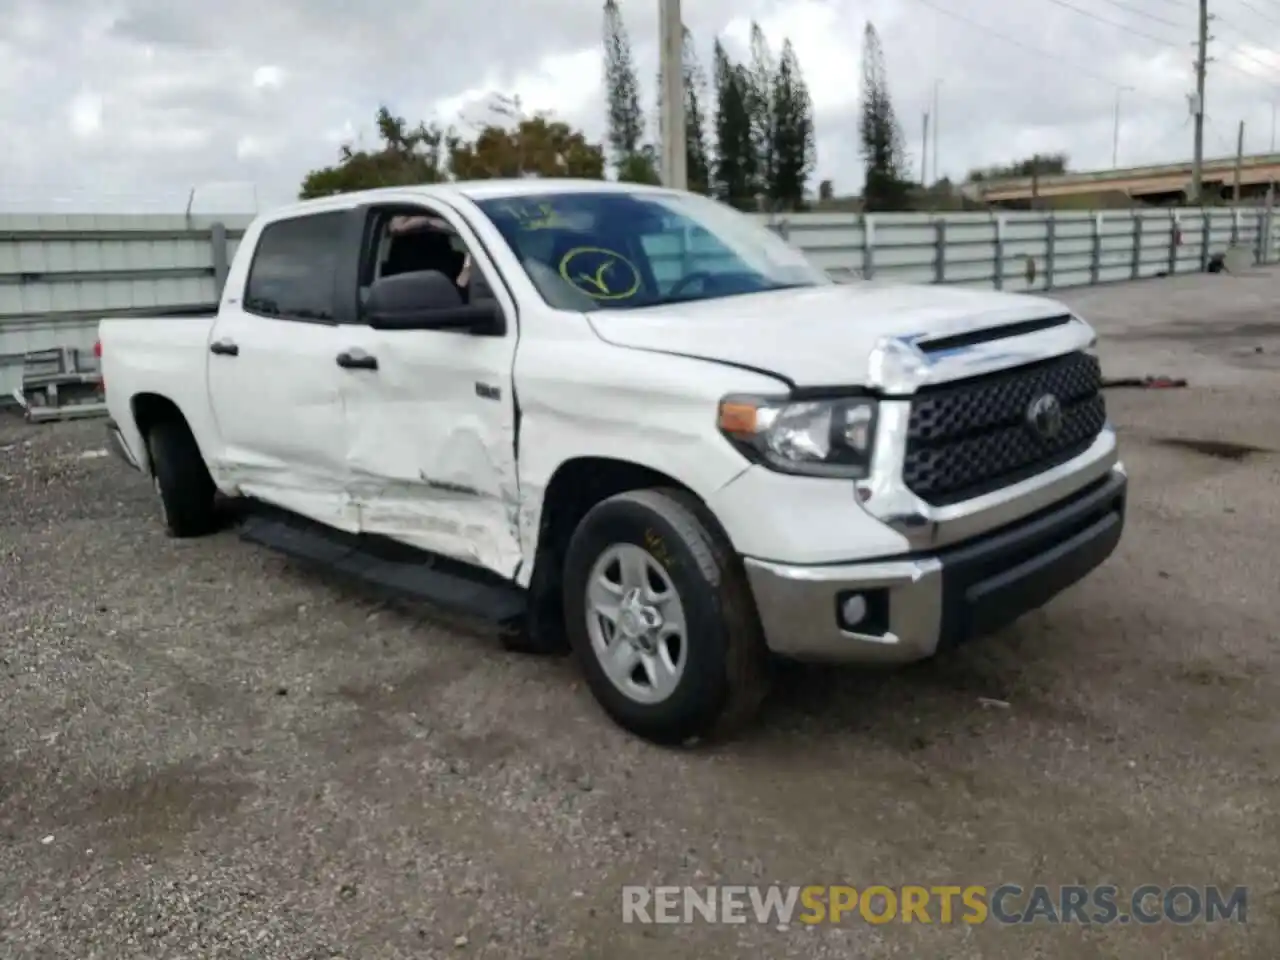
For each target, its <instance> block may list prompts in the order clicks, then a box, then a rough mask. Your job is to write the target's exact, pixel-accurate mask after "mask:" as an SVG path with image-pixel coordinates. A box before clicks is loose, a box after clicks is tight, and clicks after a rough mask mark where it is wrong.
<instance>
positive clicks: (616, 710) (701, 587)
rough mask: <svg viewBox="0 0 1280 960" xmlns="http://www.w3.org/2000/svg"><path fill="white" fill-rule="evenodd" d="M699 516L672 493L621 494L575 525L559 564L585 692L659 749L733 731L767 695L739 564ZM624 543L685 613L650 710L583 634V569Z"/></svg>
mask: <svg viewBox="0 0 1280 960" xmlns="http://www.w3.org/2000/svg"><path fill="white" fill-rule="evenodd" d="M703 515H704V508H703V507H702V505H701V504H700V503H699V502H698V501H697V499H696V498H694V497H692V496H690V495H689V494H687V493H685V492H684V491H681V490H674V489H662V490H652V489H651V490H633V491H629V492H627V493H621V494H618V495H617V496H615V497H611V498H609V499H608V500H605V501H603V502H602V503H600V504H597V505H596V506H595V507H594V508H592V510H591V511H590V512H589V513H588V514H587V515H586V517H585V518H583V520H582V522H581V523H580V524H579V525H578V528H577V529H576V530H575V531H574V534H573V537H572V539H571V540H570V543H569V550H568V555H567V557H566V560H565V567H564V608H565V628H566V632H567V633H568V636H569V641H570V643H571V645H572V647H573V650H574V652H575V654H576V655H577V657H578V660H579V662H580V663H581V666H582V670H583V672H584V673H585V675H586V679H587V683H588V684H589V685H590V687H591V691H592V693H593V694H594V695H595V697H596V699H597V700H598V701H599V702H600V704H601V706H602V707H603V708H604V709H605V711H606V712H607V713H608V714H609V716H610V717H612V718H613V720H614V721H615V722H616V723H617V724H618V725H619V726H621V727H623V728H624V729H626V730H629V731H630V732H632V733H634V734H636V735H637V736H640V737H643V738H644V739H646V740H649V741H652V742H654V743H659V744H663V745H677V744H689V743H690V742H691V741H699V740H709V739H721V738H724V737H727V736H728V735H730V734H732V733H735V732H737V731H738V730H740V729H741V728H742V727H743V726H744V725H745V724H746V723H748V722H749V721H750V720H751V719H752V718H754V716H755V715H756V713H757V712H758V709H759V707H760V704H761V702H762V701H763V699H764V696H765V693H766V692H767V689H768V670H767V668H768V655H767V651H766V647H765V642H764V637H763V634H762V632H761V629H760V623H759V619H758V617H757V615H756V608H755V602H754V600H753V598H752V596H751V592H750V589H749V588H748V586H747V582H746V575H745V572H744V571H743V569H742V562H741V560H740V559H739V558H738V557H737V555H736V554H734V552H733V550H732V548H731V547H730V546H729V544H728V542H727V541H726V540H725V538H724V536H723V535H722V534H720V533H719V531H718V529H716V528H715V525H714V523H713V522H712V521H710V520H709V519H708V520H707V521H705V522H704V520H703V519H701V517H702V516H703ZM624 543H625V544H633V545H635V546H638V547H641V548H642V549H644V550H645V551H646V552H647V553H648V554H649V555H650V556H651V557H653V558H654V560H655V561H658V562H661V563H662V565H663V567H664V568H665V571H666V574H667V576H668V578H669V579H670V581H671V583H672V585H673V586H674V587H675V590H676V592H677V593H678V594H679V596H680V602H681V606H682V607H683V609H684V616H685V623H686V626H687V637H686V639H685V644H686V647H685V657H686V660H685V664H684V668H683V671H682V673H681V675H680V678H679V680H678V682H677V684H676V686H675V689H674V690H673V692H672V693H671V694H670V695H669V696H667V697H666V699H664V700H661V701H659V702H657V703H642V702H639V701H637V700H635V699H633V698H632V697H629V696H628V695H627V694H626V693H624V692H623V691H622V690H621V689H619V688H618V686H616V685H615V684H614V682H613V681H612V680H610V679H609V676H608V675H607V674H606V673H605V671H604V668H603V667H602V666H601V664H600V661H599V659H598V658H597V656H596V653H595V651H594V650H593V648H592V642H591V638H590V634H589V632H588V628H587V602H586V588H587V583H588V578H589V577H590V576H591V571H592V568H593V566H594V565H595V563H596V561H597V560H598V559H599V558H600V557H601V555H602V554H603V553H604V552H605V551H606V550H608V549H609V548H610V547H612V546H614V545H619V544H624ZM655 548H656V549H657V550H658V552H659V553H661V555H662V559H660V558H659V556H658V555H657V554H655V552H654V550H655Z"/></svg>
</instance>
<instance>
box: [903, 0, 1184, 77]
mask: <svg viewBox="0 0 1280 960" xmlns="http://www.w3.org/2000/svg"><path fill="white" fill-rule="evenodd" d="M916 3H919V4H921V5H922V6H926V7H928V8H929V9H930V10H933V11H934V12H935V13H941V14H943V15H944V16H947V17H951V18H952V19H953V20H958V21H959V22H961V23H964V24H968V25H969V26H970V27H973V28H974V29H975V30H978V31H980V32H982V33H985V34H987V35H988V36H991V37H995V38H996V39H997V40H1003V41H1004V42H1005V43H1007V44H1009V45H1010V46H1014V47H1018V48H1019V49H1021V50H1023V51H1025V52H1027V53H1031V54H1034V55H1035V56H1036V57H1040V58H1046V59H1049V60H1057V61H1058V62H1059V63H1065V64H1067V65H1068V66H1071V67H1074V68H1075V69H1076V70H1077V71H1078V72H1079V74H1080V75H1081V76H1085V77H1088V78H1089V79H1091V80H1097V81H1098V82H1099V83H1105V84H1106V85H1107V86H1109V87H1123V86H1125V84H1123V83H1121V82H1120V81H1119V80H1116V79H1114V78H1113V77H1107V76H1104V75H1102V74H1100V73H1094V72H1093V71H1092V70H1090V69H1088V68H1087V67H1083V66H1081V65H1080V64H1079V63H1077V62H1076V61H1074V60H1072V59H1070V58H1069V57H1064V56H1062V55H1060V54H1057V53H1052V52H1050V51H1048V50H1045V49H1043V48H1042V47H1037V46H1034V45H1033V44H1029V43H1026V42H1025V41H1023V40H1019V39H1018V38H1017V37H1011V36H1009V34H1007V33H1001V32H1000V31H999V30H993V29H992V28H991V27H989V26H987V25H986V24H985V23H981V22H979V21H977V20H973V19H971V18H969V17H967V16H965V15H964V14H962V13H957V12H956V11H955V10H949V9H947V8H946V7H942V6H939V5H938V4H936V3H934V2H933V0H916ZM1153 99H1157V100H1159V99H1165V98H1162V97H1154V98H1153Z"/></svg>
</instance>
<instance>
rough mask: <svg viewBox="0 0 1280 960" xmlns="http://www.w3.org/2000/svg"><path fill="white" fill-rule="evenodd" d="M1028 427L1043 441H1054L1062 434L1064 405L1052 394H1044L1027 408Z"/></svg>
mask: <svg viewBox="0 0 1280 960" xmlns="http://www.w3.org/2000/svg"><path fill="white" fill-rule="evenodd" d="M1027 426H1029V427H1030V428H1031V429H1032V430H1033V431H1034V432H1035V434H1036V436H1038V437H1039V438H1040V439H1041V440H1052V439H1054V438H1055V437H1056V436H1057V435H1058V434H1060V433H1061V432H1062V404H1060V403H1059V402H1058V398H1057V397H1055V396H1054V395H1053V394H1052V393H1044V394H1041V395H1040V396H1038V397H1036V398H1035V399H1034V400H1032V401H1031V404H1030V405H1029V406H1028V407H1027Z"/></svg>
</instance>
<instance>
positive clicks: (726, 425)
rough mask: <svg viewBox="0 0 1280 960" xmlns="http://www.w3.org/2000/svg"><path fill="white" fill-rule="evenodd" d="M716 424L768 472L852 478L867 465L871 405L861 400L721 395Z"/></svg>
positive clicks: (872, 416)
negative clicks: (770, 470)
mask: <svg viewBox="0 0 1280 960" xmlns="http://www.w3.org/2000/svg"><path fill="white" fill-rule="evenodd" d="M719 426H720V432H721V433H723V434H724V435H725V436H726V437H727V438H728V439H729V441H730V442H731V443H733V444H734V446H736V447H737V448H738V449H739V450H741V451H742V452H743V454H745V455H746V456H747V457H748V458H750V459H751V460H754V461H756V462H757V463H762V464H764V465H765V466H767V467H770V468H772V469H774V470H779V471H782V472H783V473H799V474H804V475H806V476H811V477H847V478H849V479H858V478H860V477H865V476H866V475H867V473H868V471H869V470H870V467H871V452H872V448H873V447H874V445H875V432H876V430H875V428H876V404H875V401H874V400H868V399H866V398H865V397H845V398H837V399H830V400H785V399H771V398H768V397H740V396H739V397H726V398H725V399H724V400H721V401H720V415H719Z"/></svg>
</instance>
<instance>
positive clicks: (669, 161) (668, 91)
mask: <svg viewBox="0 0 1280 960" xmlns="http://www.w3.org/2000/svg"><path fill="white" fill-rule="evenodd" d="M658 4H659V8H658V32H659V43H658V51H659V62H660V64H661V73H662V117H661V128H662V129H661V133H662V183H663V185H664V186H667V187H671V188H672V189H675V190H686V189H688V183H689V176H688V169H687V166H688V164H687V158H686V155H685V129H684V20H683V19H682V18H681V15H680V0H658Z"/></svg>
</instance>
